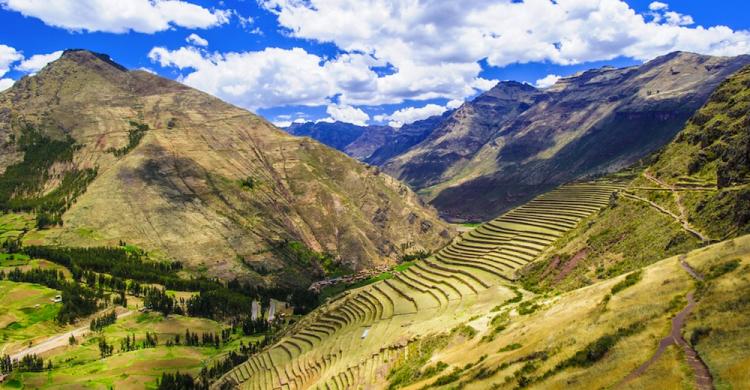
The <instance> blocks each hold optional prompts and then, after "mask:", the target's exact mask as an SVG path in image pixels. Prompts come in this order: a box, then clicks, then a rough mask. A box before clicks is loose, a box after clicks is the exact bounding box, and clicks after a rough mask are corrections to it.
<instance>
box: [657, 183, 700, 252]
mask: <svg viewBox="0 0 750 390" xmlns="http://www.w3.org/2000/svg"><path fill="white" fill-rule="evenodd" d="M643 177H645V178H646V179H648V180H650V181H651V182H653V183H655V184H656V185H657V186H659V187H661V188H664V189H666V190H668V191H669V192H671V193H672V197H673V198H674V202H675V204H676V205H677V210H679V212H680V215H679V217H678V219H679V221H680V224H681V225H682V226H683V227H685V229H686V230H689V231H690V232H691V233H693V234H696V235H697V236H698V237H699V238H700V239H701V240H702V241H704V242H707V241H708V237H706V236H704V235H703V234H701V233H699V232H698V229H696V228H694V227H693V226H691V225H690V222H688V217H687V211H685V206H684V205H683V204H682V197H681V196H680V193H679V191H677V188H676V187H675V186H673V185H671V184H669V183H666V182H664V181H662V180H660V179H659V178H657V177H656V176H654V175H652V174H650V173H648V172H645V171H644V172H643ZM670 214H672V213H670ZM672 215H674V214H672Z"/></svg>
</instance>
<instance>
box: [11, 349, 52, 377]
mask: <svg viewBox="0 0 750 390" xmlns="http://www.w3.org/2000/svg"><path fill="white" fill-rule="evenodd" d="M46 368H47V369H48V370H51V369H52V361H51V360H50V361H48V362H47V367H46ZM44 369H45V366H44V359H42V358H41V357H39V356H38V355H36V354H33V353H32V354H28V355H24V357H23V358H21V360H11V358H10V356H8V355H3V356H2V357H0V373H3V374H9V373H10V372H12V371H32V372H38V371H44Z"/></svg>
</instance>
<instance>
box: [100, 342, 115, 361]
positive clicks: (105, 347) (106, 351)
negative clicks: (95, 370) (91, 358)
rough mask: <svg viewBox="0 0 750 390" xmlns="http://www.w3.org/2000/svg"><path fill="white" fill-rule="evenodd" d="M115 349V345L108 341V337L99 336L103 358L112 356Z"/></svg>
mask: <svg viewBox="0 0 750 390" xmlns="http://www.w3.org/2000/svg"><path fill="white" fill-rule="evenodd" d="M114 351H115V347H114V346H113V345H112V344H109V343H107V339H105V338H104V337H100V338H99V356H101V357H102V359H104V358H105V357H108V356H112V353H113V352H114Z"/></svg>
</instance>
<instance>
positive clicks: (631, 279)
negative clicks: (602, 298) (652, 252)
mask: <svg viewBox="0 0 750 390" xmlns="http://www.w3.org/2000/svg"><path fill="white" fill-rule="evenodd" d="M642 276H643V271H642V270H637V271H635V272H631V273H630V274H628V276H626V277H625V279H623V280H621V281H619V282H618V283H617V284H615V285H614V286H612V290H611V292H610V293H611V294H612V295H615V294H617V293H618V292H620V291H622V290H624V289H626V288H628V287H630V286H633V285H634V284H636V283H638V282H639V281H640V280H641V277H642Z"/></svg>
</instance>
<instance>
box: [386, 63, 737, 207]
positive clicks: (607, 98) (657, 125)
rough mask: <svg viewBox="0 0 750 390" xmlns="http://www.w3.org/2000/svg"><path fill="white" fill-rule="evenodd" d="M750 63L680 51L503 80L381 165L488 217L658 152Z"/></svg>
mask: <svg viewBox="0 0 750 390" xmlns="http://www.w3.org/2000/svg"><path fill="white" fill-rule="evenodd" d="M749 63H750V57H749V56H740V57H734V58H726V57H710V56H703V55H698V54H692V53H684V52H677V53H671V54H668V55H665V56H662V57H659V58H656V59H654V60H652V61H649V62H647V63H645V64H643V65H641V66H634V67H628V68H622V69H615V68H611V67H605V68H600V69H592V70H589V71H585V72H581V73H580V74H577V75H574V76H571V77H567V78H563V79H561V80H560V81H558V83H557V84H555V85H554V86H552V87H550V88H548V89H543V90H538V89H535V88H533V87H531V86H528V85H522V84H518V83H513V82H502V83H499V84H498V85H497V86H495V87H494V88H493V89H491V90H490V91H488V92H487V93H485V94H483V95H481V96H479V97H478V98H476V99H475V100H474V101H471V102H467V103H466V104H464V105H463V106H462V107H460V108H459V109H457V110H456V111H455V112H453V113H452V114H451V115H450V116H449V117H448V118H447V119H446V120H445V121H443V122H442V123H441V124H439V125H438V127H437V128H436V129H435V130H433V131H432V132H431V134H430V135H429V136H428V137H427V138H426V139H425V140H424V141H422V142H420V143H419V144H416V145H415V146H413V147H411V148H410V149H409V150H407V151H406V152H404V153H402V154H400V155H398V156H395V157H393V158H391V159H389V160H388V161H386V162H384V163H383V169H384V170H385V171H386V172H388V173H391V174H392V175H394V176H396V177H399V178H401V179H403V180H404V181H406V182H407V183H408V184H410V185H411V186H412V187H413V188H415V189H417V190H418V192H419V193H421V194H423V195H424V196H425V197H426V198H427V199H429V200H430V203H431V204H432V205H434V206H435V207H436V208H437V209H438V210H439V211H440V213H441V214H442V215H443V216H445V217H448V218H451V219H456V220H487V219H489V218H492V217H494V216H496V215H498V214H499V213H501V212H502V211H505V210H507V209H509V208H510V207H512V206H515V205H518V204H521V203H523V202H525V201H527V200H529V199H531V198H532V197H534V196H535V195H537V194H539V193H542V192H544V191H547V190H549V189H552V188H554V187H556V186H557V185H559V184H561V183H565V182H568V181H571V180H574V179H577V178H581V177H585V176H590V175H596V174H601V173H606V172H614V171H617V170H620V169H622V168H624V167H627V166H629V165H631V164H633V163H634V162H636V161H637V160H638V159H640V158H643V157H645V156H647V155H649V154H651V153H653V152H654V151H656V150H658V149H659V148H661V147H662V146H664V145H666V144H667V143H668V142H669V141H670V140H672V138H673V137H674V136H675V135H676V134H677V132H678V131H680V129H681V128H682V127H683V126H684V124H685V122H686V121H687V119H688V118H690V117H691V116H692V115H693V113H694V112H695V111H696V110H697V109H698V108H699V107H701V106H702V105H703V103H705V101H706V100H707V99H708V96H709V95H710V94H711V92H712V91H713V90H714V89H715V88H716V87H717V86H718V85H719V84H720V83H721V82H722V81H723V80H724V79H726V78H727V77H728V76H730V75H731V74H733V73H734V72H736V71H737V70H739V69H740V68H741V67H743V66H744V65H747V64H749ZM465 199H472V202H466V201H465Z"/></svg>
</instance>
